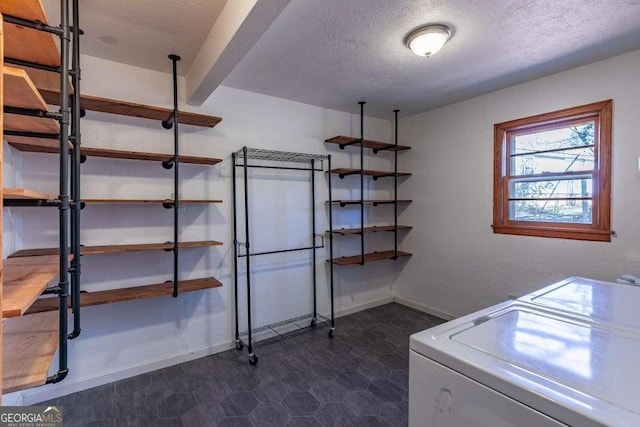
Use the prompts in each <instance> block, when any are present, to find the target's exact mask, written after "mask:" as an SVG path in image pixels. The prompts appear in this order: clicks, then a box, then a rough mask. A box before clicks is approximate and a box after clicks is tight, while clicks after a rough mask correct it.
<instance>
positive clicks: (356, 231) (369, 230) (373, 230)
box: [12, 225, 413, 256]
mask: <svg viewBox="0 0 640 427" xmlns="http://www.w3.org/2000/svg"><path fill="white" fill-rule="evenodd" d="M412 228H413V227H411V226H408V225H399V226H398V231H405V230H411V229H412ZM395 229H396V227H394V226H393V225H384V226H373V227H365V228H364V232H365V233H377V232H380V231H387V232H388V231H395ZM333 234H339V235H341V236H345V235H348V234H360V229H359V228H339V229H336V230H333ZM12 256H13V255H12Z"/></svg>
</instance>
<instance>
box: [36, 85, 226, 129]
mask: <svg viewBox="0 0 640 427" xmlns="http://www.w3.org/2000/svg"><path fill="white" fill-rule="evenodd" d="M40 92H41V93H42V96H43V97H44V99H45V101H46V102H47V103H49V104H54V105H56V104H58V103H59V102H60V93H59V92H58V91H50V90H45V89H42V90H41V91H40ZM80 106H81V107H82V108H84V109H85V110H87V111H97V112H101V113H110V114H118V115H122V116H130V117H140V118H144V119H152V120H158V121H162V120H166V119H167V118H169V116H170V115H171V113H173V109H169V108H161V107H154V106H151V105H143V104H135V103H133V102H127V101H118V100H115V99H107V98H100V97H97V96H90V95H82V96H81V98H80ZM178 121H179V123H180V124H185V125H193V126H201V127H209V128H212V127H214V126H216V125H217V124H218V123H220V122H221V121H222V118H221V117H216V116H207V115H205V114H198V113H188V112H183V111H181V112H180V114H179V120H178Z"/></svg>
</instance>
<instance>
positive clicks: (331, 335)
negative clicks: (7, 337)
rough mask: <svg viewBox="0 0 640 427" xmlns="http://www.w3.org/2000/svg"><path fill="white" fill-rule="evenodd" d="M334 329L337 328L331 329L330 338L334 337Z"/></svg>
mask: <svg viewBox="0 0 640 427" xmlns="http://www.w3.org/2000/svg"><path fill="white" fill-rule="evenodd" d="M333 331H335V328H331V329H329V338H333Z"/></svg>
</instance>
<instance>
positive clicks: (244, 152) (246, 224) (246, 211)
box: [242, 147, 253, 357]
mask: <svg viewBox="0 0 640 427" xmlns="http://www.w3.org/2000/svg"><path fill="white" fill-rule="evenodd" d="M242 157H243V160H244V165H243V169H244V234H245V237H244V239H245V248H246V250H247V324H248V325H247V331H248V337H247V339H248V341H249V342H248V343H247V345H248V348H247V350H248V352H249V357H252V356H253V343H252V342H251V245H250V243H249V178H248V175H247V172H248V171H247V147H242Z"/></svg>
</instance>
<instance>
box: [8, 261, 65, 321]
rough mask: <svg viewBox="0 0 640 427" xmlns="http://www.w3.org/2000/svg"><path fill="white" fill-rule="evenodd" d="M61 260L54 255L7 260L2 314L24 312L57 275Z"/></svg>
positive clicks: (19, 313)
mask: <svg viewBox="0 0 640 427" xmlns="http://www.w3.org/2000/svg"><path fill="white" fill-rule="evenodd" d="M59 261H60V260H59V258H58V256H55V255H49V256H37V257H24V258H11V259H7V260H5V261H4V269H3V276H4V277H3V292H4V295H3V300H2V317H16V316H22V315H23V314H24V313H25V312H26V311H27V309H28V308H29V307H30V306H31V304H33V302H34V301H35V300H36V299H38V297H40V295H41V294H42V292H43V291H44V290H45V289H46V287H47V285H48V284H49V282H51V281H52V280H54V279H55V278H56V277H58V273H59V270H58V269H59Z"/></svg>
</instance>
